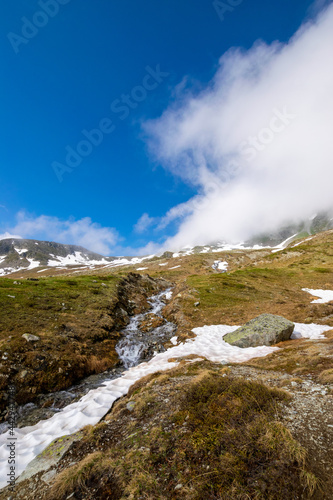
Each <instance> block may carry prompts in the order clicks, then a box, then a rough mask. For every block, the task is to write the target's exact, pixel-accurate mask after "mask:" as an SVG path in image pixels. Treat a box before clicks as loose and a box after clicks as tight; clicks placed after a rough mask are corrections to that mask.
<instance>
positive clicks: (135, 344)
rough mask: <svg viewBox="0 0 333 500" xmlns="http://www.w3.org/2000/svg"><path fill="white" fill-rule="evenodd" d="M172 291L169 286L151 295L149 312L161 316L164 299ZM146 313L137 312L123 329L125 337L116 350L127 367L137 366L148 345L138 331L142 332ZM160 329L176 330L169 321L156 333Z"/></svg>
mask: <svg viewBox="0 0 333 500" xmlns="http://www.w3.org/2000/svg"><path fill="white" fill-rule="evenodd" d="M170 293H171V290H170V288H168V289H167V290H165V291H164V292H161V293H159V294H157V295H154V296H153V297H151V298H150V300H148V302H149V304H150V306H151V308H150V309H149V311H148V313H150V314H155V315H156V316H160V317H161V311H162V309H163V307H164V306H165V303H164V302H163V300H162V299H163V298H167V297H169V296H170ZM145 315H146V313H143V314H137V315H136V316H133V318H131V320H130V323H129V324H128V325H127V327H126V328H125V329H124V330H123V335H124V336H123V338H122V339H121V340H120V341H119V342H118V344H117V346H116V351H117V354H118V356H119V359H120V360H121V361H122V362H123V364H124V367H125V368H126V369H128V368H131V367H132V366H136V365H137V364H138V363H139V361H140V357H141V354H142V351H143V350H144V348H145V347H146V344H145V343H144V342H143V341H140V340H139V339H138V333H139V332H140V327H139V325H140V323H141V321H142V320H143V319H144V317H145ZM159 329H161V330H162V331H164V332H165V333H169V331H170V333H172V332H173V330H174V326H173V325H172V324H170V323H168V322H167V323H166V324H165V325H163V326H162V327H158V328H156V329H155V333H159V332H158V330H159ZM162 331H161V333H162ZM150 335H151V334H150Z"/></svg>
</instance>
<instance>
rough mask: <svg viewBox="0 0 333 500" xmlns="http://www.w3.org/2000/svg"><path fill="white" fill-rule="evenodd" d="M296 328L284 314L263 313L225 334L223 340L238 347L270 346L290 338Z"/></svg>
mask: <svg viewBox="0 0 333 500" xmlns="http://www.w3.org/2000/svg"><path fill="white" fill-rule="evenodd" d="M294 328H295V325H294V323H292V322H291V321H289V320H287V319H285V318H283V317H282V316H276V315H274V314H261V315H260V316H258V317H257V318H254V319H251V321H249V322H248V323H246V324H245V325H244V326H242V327H241V328H238V329H237V330H236V331H234V332H231V333H228V334H227V335H225V336H224V337H223V340H224V341H225V342H228V344H231V345H235V346H238V347H258V346H262V345H267V346H269V345H273V344H278V343H279V342H283V341H285V340H289V339H290V337H291V335H292V333H293V331H294Z"/></svg>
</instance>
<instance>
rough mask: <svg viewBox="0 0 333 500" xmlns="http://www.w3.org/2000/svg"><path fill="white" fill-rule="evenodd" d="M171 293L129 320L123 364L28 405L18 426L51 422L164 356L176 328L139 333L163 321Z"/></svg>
mask: <svg viewBox="0 0 333 500" xmlns="http://www.w3.org/2000/svg"><path fill="white" fill-rule="evenodd" d="M170 297H171V289H167V290H165V291H163V292H160V293H158V294H156V295H154V296H152V297H151V298H150V299H149V300H148V302H149V304H150V306H151V307H150V309H149V310H148V311H146V312H144V313H142V314H137V315H135V316H133V317H132V318H131V319H130V323H129V324H128V325H127V327H126V328H125V329H124V330H123V331H122V334H123V337H122V339H121V340H120V341H119V342H118V344H117V346H116V351H117V353H118V356H119V359H120V361H121V364H120V365H119V366H117V367H116V368H113V369H111V370H108V371H106V372H104V373H99V374H96V375H90V376H89V377H86V378H84V379H83V380H81V381H80V382H78V383H77V384H75V385H74V386H72V387H70V388H69V389H67V390H65V391H58V392H54V393H50V394H47V395H41V396H40V397H39V398H38V400H37V401H36V403H28V404H26V405H23V406H20V407H18V408H17V426H18V427H25V426H27V425H35V424H36V423H37V422H39V421H40V420H43V419H48V418H51V417H52V416H53V415H54V414H55V413H58V412H60V411H62V410H63V409H64V408H65V407H66V406H68V405H69V404H71V403H74V402H76V401H78V400H79V399H80V398H81V397H82V396H84V395H86V394H87V393H88V392H89V391H90V390H91V389H96V388H98V387H100V386H101V385H102V384H103V383H104V382H105V381H109V380H113V379H116V378H118V377H121V376H122V374H123V373H124V371H126V370H127V369H128V368H130V367H132V366H136V365H137V364H139V363H140V362H142V361H148V360H149V359H151V358H152V357H153V355H154V354H155V353H156V352H163V351H164V350H165V349H164V347H163V343H165V342H167V341H168V340H170V338H171V337H172V336H173V335H174V334H175V331H176V325H175V324H173V323H170V322H168V321H166V320H164V323H163V324H162V325H161V326H158V327H157V328H154V329H152V330H150V331H148V332H142V331H141V330H140V324H141V323H142V321H144V320H145V318H146V316H147V315H148V314H149V315H150V314H154V315H156V316H158V317H160V318H163V317H162V310H163V307H164V306H165V303H166V301H167V299H168V298H170ZM7 429H8V423H7V422H4V423H2V424H0V434H2V433H4V432H6V431H7Z"/></svg>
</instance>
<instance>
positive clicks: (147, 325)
mask: <svg viewBox="0 0 333 500" xmlns="http://www.w3.org/2000/svg"><path fill="white" fill-rule="evenodd" d="M164 323H165V319H164V318H162V317H161V316H157V315H156V314H154V313H148V314H146V315H145V317H144V319H143V320H142V321H141V323H140V325H139V328H140V330H141V331H142V332H144V333H147V332H150V331H151V330H154V329H155V328H157V327H159V326H162V325H163V324H164Z"/></svg>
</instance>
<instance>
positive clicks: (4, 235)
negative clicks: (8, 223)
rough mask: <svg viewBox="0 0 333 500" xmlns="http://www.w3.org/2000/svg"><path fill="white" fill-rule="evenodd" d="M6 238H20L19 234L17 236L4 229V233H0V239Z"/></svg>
mask: <svg viewBox="0 0 333 500" xmlns="http://www.w3.org/2000/svg"><path fill="white" fill-rule="evenodd" d="M8 238H15V239H21V238H22V237H21V236H18V235H17V234H11V233H8V231H6V232H5V233H2V234H0V240H7V239H8Z"/></svg>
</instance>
